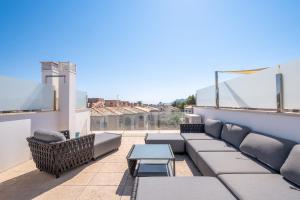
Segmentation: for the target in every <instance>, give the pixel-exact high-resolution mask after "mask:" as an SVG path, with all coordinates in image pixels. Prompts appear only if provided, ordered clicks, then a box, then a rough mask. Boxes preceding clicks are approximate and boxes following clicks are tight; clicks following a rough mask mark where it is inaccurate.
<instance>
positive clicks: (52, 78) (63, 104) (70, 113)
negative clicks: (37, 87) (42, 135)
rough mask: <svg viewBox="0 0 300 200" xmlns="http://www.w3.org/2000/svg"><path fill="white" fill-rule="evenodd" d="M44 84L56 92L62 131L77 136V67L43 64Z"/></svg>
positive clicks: (68, 63) (66, 64)
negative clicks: (50, 86)
mask: <svg viewBox="0 0 300 200" xmlns="http://www.w3.org/2000/svg"><path fill="white" fill-rule="evenodd" d="M41 65H42V83H44V84H47V85H52V86H53V88H54V90H55V91H56V92H55V93H56V109H57V111H58V115H59V117H58V124H59V127H60V130H69V131H70V134H72V135H74V134H75V126H76V124H75V122H76V110H75V109H76V65H75V64H73V63H71V62H41Z"/></svg>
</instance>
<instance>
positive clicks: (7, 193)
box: [0, 165, 86, 200]
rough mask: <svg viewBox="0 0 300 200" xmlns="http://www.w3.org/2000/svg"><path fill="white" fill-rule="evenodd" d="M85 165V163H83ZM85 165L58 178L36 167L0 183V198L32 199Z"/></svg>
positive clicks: (71, 176)
mask: <svg viewBox="0 0 300 200" xmlns="http://www.w3.org/2000/svg"><path fill="white" fill-rule="evenodd" d="M85 166H86V165H85ZM85 166H82V167H79V168H76V169H73V170H71V171H68V172H66V173H64V174H62V175H61V176H60V177H59V178H55V176H53V175H50V174H47V173H45V172H40V171H39V170H38V169H36V170H33V171H30V172H28V173H25V174H22V175H20V176H17V177H15V178H12V179H10V180H7V181H4V182H2V183H1V184H0V199H5V200H10V199H13V200H19V199H20V200H21V199H22V200H27V199H28V200H29V199H33V198H35V197H37V196H39V195H41V194H43V193H45V192H47V191H49V190H51V189H53V188H55V187H56V186H58V185H61V184H62V183H64V182H66V181H67V180H69V179H71V178H73V177H74V176H76V175H77V174H78V173H79V172H80V171H81V170H83V169H84V167H85Z"/></svg>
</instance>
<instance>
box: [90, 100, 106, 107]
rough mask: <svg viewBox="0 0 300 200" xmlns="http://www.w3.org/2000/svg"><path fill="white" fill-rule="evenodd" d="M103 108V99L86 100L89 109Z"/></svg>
mask: <svg viewBox="0 0 300 200" xmlns="http://www.w3.org/2000/svg"><path fill="white" fill-rule="evenodd" d="M104 106H105V100H104V99H103V98H88V107H89V108H93V107H96V108H103V107H104Z"/></svg>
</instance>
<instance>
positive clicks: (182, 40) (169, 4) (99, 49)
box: [0, 0, 300, 103]
mask: <svg viewBox="0 0 300 200" xmlns="http://www.w3.org/2000/svg"><path fill="white" fill-rule="evenodd" d="M299 9H300V1H296V0H295V1H288V0H286V1H276V0H274V1H267V0H265V1H255V0H252V1H250V0H244V1H243V0H236V1H235V0H218V1H217V0H211V1H209V0H207V1H201V0H185V1H182V0H136V1H131V0H128V1H125V0H107V1H105V0H100V1H99V0H95V1H92V0H89V1H88V0H76V1H74V0H72V1H64V0H48V1H46V0H43V1H38V0H23V1H21V0H19V1H16V0H0V30H1V31H0V75H4V76H13V77H18V78H22V79H31V80H35V81H40V64H39V62H40V61H45V60H53V61H60V60H61V61H66V60H69V61H72V62H74V63H76V64H77V67H78V68H77V70H78V74H77V85H78V88H79V89H81V90H85V91H87V92H88V94H89V96H92V97H105V98H116V97H117V95H118V96H119V98H121V99H126V100H130V101H137V100H142V101H145V102H154V103H156V102H159V101H163V102H170V101H172V100H174V99H176V98H182V97H186V96H187V95H189V94H193V93H195V91H196V90H197V89H199V88H202V87H205V86H208V85H211V84H213V81H214V73H213V72H214V71H215V70H225V69H246V68H255V67H265V66H273V65H276V64H279V63H285V62H288V61H291V60H295V59H298V58H299V57H300V45H299V44H300V37H299V36H300V12H299Z"/></svg>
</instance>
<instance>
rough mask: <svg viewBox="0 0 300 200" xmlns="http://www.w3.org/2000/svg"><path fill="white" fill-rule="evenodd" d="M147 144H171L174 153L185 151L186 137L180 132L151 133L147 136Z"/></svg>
mask: <svg viewBox="0 0 300 200" xmlns="http://www.w3.org/2000/svg"><path fill="white" fill-rule="evenodd" d="M145 143H146V144H170V145H171V147H172V150H173V152H174V153H184V152H185V145H184V139H183V138H182V137H181V136H180V135H179V134H176V133H175V134H159V133H151V134H149V133H148V134H147V135H146V137H145Z"/></svg>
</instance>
